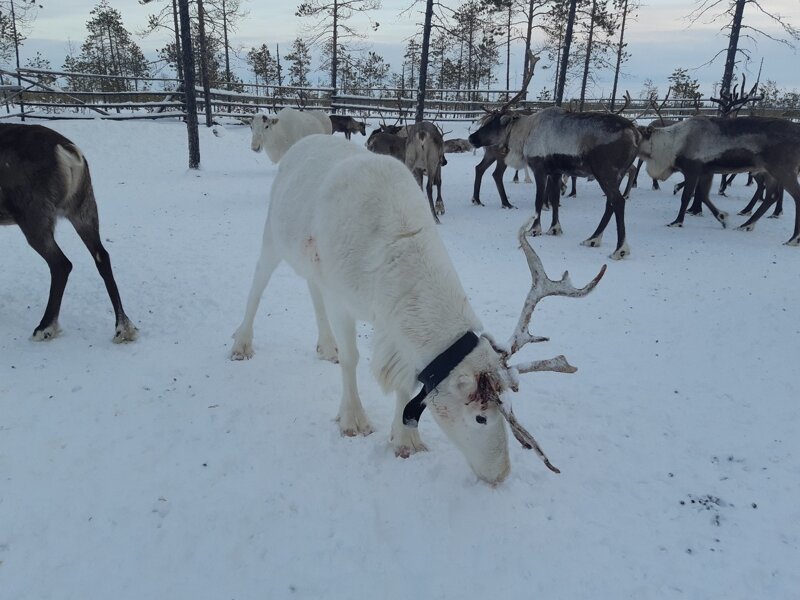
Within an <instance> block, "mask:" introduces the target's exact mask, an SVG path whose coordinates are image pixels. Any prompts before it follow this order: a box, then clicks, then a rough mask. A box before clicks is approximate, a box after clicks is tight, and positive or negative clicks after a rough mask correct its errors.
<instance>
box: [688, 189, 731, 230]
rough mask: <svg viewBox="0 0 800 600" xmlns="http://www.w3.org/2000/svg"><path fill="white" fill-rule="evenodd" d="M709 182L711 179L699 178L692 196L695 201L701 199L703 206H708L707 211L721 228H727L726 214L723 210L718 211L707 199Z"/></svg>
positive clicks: (708, 198)
mask: <svg viewBox="0 0 800 600" xmlns="http://www.w3.org/2000/svg"><path fill="white" fill-rule="evenodd" d="M711 180H712V177H706V178H701V179H700V181H699V182H698V184H697V188H695V191H694V195H695V200H696V199H697V198H698V197H699V198H701V199H702V201H703V204H705V205H706V206H708V208H709V210H711V214H712V215H714V218H715V219H716V220H717V221H719V223H720V225H722V228H723V229H724V228H726V227H727V226H728V213H726V212H725V211H724V210H719V209H718V208H717V207H716V206H714V203H713V202H711V198H710V197H709V192H710V191H711Z"/></svg>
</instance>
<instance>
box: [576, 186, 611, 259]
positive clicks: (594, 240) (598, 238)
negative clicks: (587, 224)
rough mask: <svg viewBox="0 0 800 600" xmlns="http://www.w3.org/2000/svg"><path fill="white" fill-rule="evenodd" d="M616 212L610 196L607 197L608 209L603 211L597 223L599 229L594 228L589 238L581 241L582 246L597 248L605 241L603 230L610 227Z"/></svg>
mask: <svg viewBox="0 0 800 600" xmlns="http://www.w3.org/2000/svg"><path fill="white" fill-rule="evenodd" d="M613 214H614V206H613V205H612V204H611V200H610V198H609V197H608V196H607V197H606V209H605V211H604V212H603V216H602V217H601V218H600V223H599V224H598V225H597V229H595V230H594V233H593V234H592V235H591V236H589V237H588V238H587V239H585V240H583V241H582V242H581V246H589V247H591V248H597V247H598V246H600V244H601V243H603V232H604V231H605V230H606V227H608V222H609V221H611V215H613Z"/></svg>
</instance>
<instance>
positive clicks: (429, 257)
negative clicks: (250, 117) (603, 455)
mask: <svg viewBox="0 0 800 600" xmlns="http://www.w3.org/2000/svg"><path fill="white" fill-rule="evenodd" d="M308 165H314V168H313V169H309V168H308ZM354 174H358V176H357V177H354ZM524 231H525V228H523V229H522V230H521V232H520V233H521V236H520V237H521V241H522V242H523V243H524V244H525V246H526V250H525V251H526V254H527V255H528V259H529V264H530V265H531V269H532V272H533V276H534V281H535V285H534V288H532V290H531V293H530V294H529V297H528V299H527V302H526V305H525V309H524V311H523V316H522V317H521V318H520V322H519V324H518V327H517V332H516V334H515V336H514V337H513V338H512V340H511V343H510V345H509V349H508V350H505V349H502V348H500V347H499V346H498V345H497V344H495V343H493V342H492V339H491V338H490V337H488V336H486V335H480V332H481V329H482V328H481V323H480V321H479V320H478V318H477V316H476V315H475V313H474V312H473V310H472V307H471V306H470V304H469V300H468V299H467V297H466V294H465V293H464V290H463V288H462V286H461V282H460V281H459V278H458V275H457V274H456V271H455V269H454V268H453V265H452V263H451V262H450V258H449V256H448V255H447V252H446V250H445V247H444V245H443V243H442V241H441V239H440V238H439V235H438V233H437V231H436V226H435V225H434V221H433V218H432V216H431V214H430V212H429V211H428V209H427V208H426V206H425V198H424V196H423V194H422V192H421V190H420V188H419V186H418V185H417V184H416V182H415V181H414V177H413V176H412V175H411V174H410V173H409V171H408V169H407V168H406V167H405V166H404V165H403V164H401V163H400V162H399V161H397V160H395V159H394V158H391V157H388V156H380V155H376V154H373V153H370V152H368V151H367V150H365V149H364V148H361V147H359V146H357V145H355V144H352V143H348V142H347V141H346V140H342V139H341V138H334V137H331V136H320V135H316V136H309V137H306V138H304V139H302V140H300V141H299V142H298V143H297V144H295V145H294V146H293V147H292V148H291V149H290V150H289V151H288V152H287V153H286V155H285V156H284V159H283V160H282V161H281V166H280V169H279V171H278V174H277V176H276V177H275V181H274V184H273V186H272V191H271V201H270V207H269V214H268V216H267V222H266V225H265V227H264V238H263V247H262V251H261V256H260V258H259V260H258V264H257V267H256V270H255V275H254V278H253V285H252V288H251V290H250V295H249V297H248V301H247V310H246V313H245V316H244V320H243V321H242V324H241V325H240V326H239V328H238V330H237V331H236V333H235V334H234V340H235V341H234V344H233V348H232V358H234V359H244V358H250V357H251V356H252V355H253V345H252V340H253V320H254V318H255V315H256V311H257V309H258V305H259V301H260V299H261V296H262V294H263V292H264V289H265V287H266V285H267V283H268V282H269V279H270V276H271V275H272V273H273V271H274V270H275V268H276V267H277V266H278V264H279V263H280V262H281V261H282V260H285V261H286V262H288V263H289V264H290V265H291V266H292V267H293V268H294V270H295V271H296V272H297V273H298V274H299V275H301V276H302V277H304V278H305V279H306V280H307V282H308V287H309V291H310V292H311V298H312V301H313V304H314V310H315V313H316V318H317V325H318V330H319V337H318V341H317V353H318V355H319V356H320V357H321V358H325V359H328V360H332V361H334V362H335V361H336V360H338V362H339V364H340V366H341V372H342V385H343V394H342V399H341V404H340V407H339V414H338V418H337V420H338V422H339V428H340V431H341V433H342V434H343V435H346V436H355V435H357V434H363V435H366V434H369V433H370V432H372V426H371V425H370V422H369V420H368V419H367V416H366V414H365V412H364V408H363V406H362V404H361V400H360V398H359V394H358V388H357V385H356V364H357V362H358V357H359V354H358V349H357V347H356V328H355V321H356V320H364V321H369V322H371V323H372V324H373V326H374V332H375V333H374V336H375V339H374V351H373V359H372V370H373V373H374V374H375V376H376V378H377V379H378V381H379V382H380V384H381V386H382V387H383V389H384V391H387V392H388V391H390V390H391V391H394V392H395V394H396V401H397V404H396V411H395V417H394V422H393V423H392V431H391V443H392V446H393V447H394V451H395V453H396V454H397V455H398V456H402V457H407V456H409V455H410V454H412V453H414V452H416V451H419V450H424V449H425V446H424V445H423V443H422V440H421V439H420V436H419V432H418V430H417V428H416V424H417V421H418V420H419V416H420V414H421V412H422V409H423V408H424V406H425V405H426V404H430V406H431V407H432V413H433V416H434V418H435V420H436V421H437V422H438V423H439V425H440V427H441V428H442V429H443V430H444V431H445V433H446V434H447V435H448V437H449V438H450V439H451V440H452V441H453V442H454V443H455V444H456V446H457V447H458V448H459V449H460V450H461V452H462V453H463V454H464V456H465V457H466V459H467V461H468V462H469V464H470V466H471V467H472V469H473V471H474V472H475V473H476V475H477V476H478V477H479V478H481V479H483V480H484V481H487V482H489V483H497V482H500V481H502V480H503V479H504V478H505V477H506V475H507V474H508V472H509V469H510V463H509V457H508V445H507V441H506V430H505V425H504V424H503V418H504V417H505V419H506V420H508V421H509V423H510V424H511V428H512V432H513V433H514V435H515V436H516V437H517V439H518V440H520V442H521V443H522V444H523V445H524V446H525V447H527V448H534V449H536V451H537V452H538V453H539V454H540V456H541V457H542V458H543V459H544V460H545V462H546V463H547V464H548V466H550V467H551V468H552V469H554V467H552V466H551V465H549V462H547V461H546V459H545V458H544V455H543V454H542V453H541V450H540V449H539V448H538V446H537V445H536V442H535V440H533V438H532V437H531V435H530V434H529V433H528V432H526V431H525V430H524V429H523V428H522V427H521V426H520V425H519V424H518V423H517V422H516V419H515V418H514V415H513V413H512V412H511V408H510V405H509V404H508V398H507V397H505V396H504V392H505V390H506V389H507V388H511V389H514V390H516V389H517V385H516V374H517V373H519V372H529V371H532V370H555V371H561V372H571V371H572V370H574V368H573V367H570V366H569V364H568V363H567V362H566V359H564V357H563V356H562V357H558V358H556V359H553V360H551V361H540V362H537V363H529V364H527V365H523V366H508V364H507V362H506V361H507V359H508V357H510V356H511V355H512V354H513V353H514V352H515V351H516V350H517V349H518V348H519V347H521V346H522V345H524V344H525V343H527V342H530V341H541V340H542V338H535V337H533V336H531V335H530V334H529V333H528V330H527V326H528V321H529V320H530V317H531V314H532V312H533V308H534V307H535V305H536V302H537V301H538V299H539V298H541V297H544V296H546V295H569V296H581V295H585V294H586V293H588V292H589V291H590V290H591V289H592V288H594V286H595V285H596V284H597V282H598V281H599V279H600V277H601V276H602V271H601V273H600V275H598V277H596V278H595V280H594V281H592V282H591V283H590V284H589V285H588V286H586V287H585V288H583V289H582V290H577V289H575V288H574V287H572V285H571V284H570V283H569V281H568V279H566V277H565V278H564V279H562V280H561V281H559V282H553V281H551V280H549V279H547V278H546V276H545V275H544V273H543V270H542V269H541V263H540V262H538V257H536V255H535V254H534V253H533V250H532V249H531V248H530V245H529V244H528V242H527V240H526V239H525V236H524V235H523V234H524ZM536 265H538V267H537V266H536ZM418 380H419V381H422V382H423V383H424V387H423V391H422V392H421V393H420V394H418V395H417V397H416V398H415V399H414V400H413V401H412V399H411V397H412V393H413V391H414V388H415V386H417V385H418ZM428 394H429V395H428ZM426 396H427V397H426ZM501 398H502V399H501ZM404 410H405V415H404ZM554 470H555V469H554ZM556 471H557V470H556Z"/></svg>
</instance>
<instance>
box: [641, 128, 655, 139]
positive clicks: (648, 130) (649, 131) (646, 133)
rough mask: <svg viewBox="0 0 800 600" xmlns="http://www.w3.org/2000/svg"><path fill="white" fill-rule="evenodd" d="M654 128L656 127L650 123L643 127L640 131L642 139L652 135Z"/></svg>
mask: <svg viewBox="0 0 800 600" xmlns="http://www.w3.org/2000/svg"><path fill="white" fill-rule="evenodd" d="M655 130H656V128H655V127H653V126H652V125H648V126H647V127H645V128H644V131H643V132H642V135H643V136H644V139H646V140H649V139H650V136H652V135H653V132H654V131H655Z"/></svg>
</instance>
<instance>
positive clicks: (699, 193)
mask: <svg viewBox="0 0 800 600" xmlns="http://www.w3.org/2000/svg"><path fill="white" fill-rule="evenodd" d="M713 180H714V175H713V173H710V174H706V175H701V176H700V178H699V179H698V181H697V187H695V188H694V199H693V201H692V206H691V207H690V208H689V210H688V211H686V212H688V213H689V214H690V215H692V216H693V217H701V216H703V204H705V203H706V201H707V200H708V198H709V195H710V193H711V183H712V182H713Z"/></svg>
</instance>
